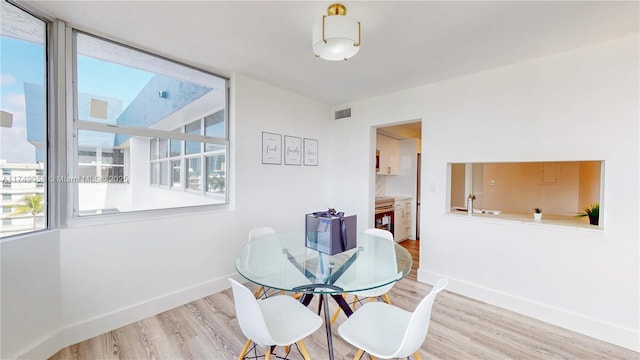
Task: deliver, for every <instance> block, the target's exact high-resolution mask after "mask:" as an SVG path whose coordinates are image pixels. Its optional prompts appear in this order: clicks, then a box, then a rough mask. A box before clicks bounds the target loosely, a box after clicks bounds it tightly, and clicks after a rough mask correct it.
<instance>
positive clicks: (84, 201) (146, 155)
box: [69, 31, 229, 216]
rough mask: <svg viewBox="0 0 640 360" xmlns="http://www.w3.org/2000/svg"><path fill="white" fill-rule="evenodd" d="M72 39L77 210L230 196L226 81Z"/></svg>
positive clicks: (85, 38)
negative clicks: (228, 192) (228, 189)
mask: <svg viewBox="0 0 640 360" xmlns="http://www.w3.org/2000/svg"><path fill="white" fill-rule="evenodd" d="M73 39H74V47H73V48H74V51H75V52H74V60H75V62H74V69H75V80H76V81H75V82H74V84H75V85H74V93H75V96H74V98H75V108H74V113H75V118H74V120H75V121H74V122H73V124H74V126H73V131H74V134H73V135H74V139H75V144H74V148H75V151H74V159H75V161H74V164H73V166H71V169H70V171H71V172H72V174H71V175H72V176H71V178H72V179H77V180H78V181H77V182H75V183H74V182H71V183H70V185H69V186H73V187H75V189H74V190H75V191H71V193H73V194H77V196H76V197H75V199H74V205H73V215H74V216H83V215H96V214H104V213H117V212H129V211H138V210H150V209H163V208H175V207H187V206H200V205H212V204H224V203H227V184H228V181H227V178H226V176H227V173H228V171H227V159H228V157H229V140H228V120H227V119H228V115H227V114H228V111H227V96H226V94H227V80H226V79H223V78H220V77H217V76H214V75H212V74H209V73H206V72H204V71H200V70H196V69H193V68H191V67H188V66H185V65H181V64H178V63H175V62H172V61H169V60H166V59H163V58H160V57H157V56H153V55H150V54H148V53H144V52H141V51H138V50H135V49H132V48H130V47H126V46H123V45H119V44H117V43H114V42H111V41H107V40H104V39H101V38H97V37H94V36H91V35H88V34H85V33H81V32H77V31H74V32H73Z"/></svg>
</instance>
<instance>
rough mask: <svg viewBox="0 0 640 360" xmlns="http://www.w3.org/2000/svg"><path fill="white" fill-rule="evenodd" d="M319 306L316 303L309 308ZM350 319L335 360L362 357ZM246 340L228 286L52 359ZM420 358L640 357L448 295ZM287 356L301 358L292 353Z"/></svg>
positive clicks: (415, 286)
mask: <svg viewBox="0 0 640 360" xmlns="http://www.w3.org/2000/svg"><path fill="white" fill-rule="evenodd" d="M402 244H403V245H404V246H405V247H406V248H408V249H409V251H410V252H411V253H412V255H413V257H414V267H413V270H412V272H411V273H410V274H409V275H408V276H407V277H406V278H405V279H403V280H402V281H400V282H399V283H397V284H396V285H395V286H394V287H393V290H392V291H391V293H390V297H391V301H392V303H393V304H394V305H397V306H400V307H402V308H405V309H407V310H413V308H414V307H415V305H416V304H417V303H418V302H419V301H420V299H422V298H423V297H424V296H425V295H426V294H427V293H428V292H429V290H430V289H431V287H430V286H428V285H425V284H422V283H419V282H417V281H416V268H417V264H418V261H417V256H418V247H419V241H405V242H403V243H402ZM331 303H332V305H334V307H335V304H334V303H333V301H332V302H331ZM316 306H317V305H316V301H313V302H312V305H311V306H310V307H311V308H313V309H315V308H316ZM283 315H284V314H283ZM344 319H345V317H344V315H343V314H342V315H340V318H339V319H338V321H337V322H336V323H335V324H334V326H333V328H334V336H333V344H334V349H335V354H336V359H352V358H353V356H354V355H355V352H356V349H354V348H353V347H352V346H351V345H349V344H347V343H346V342H344V341H343V340H342V339H341V338H340V336H339V335H338V334H337V330H335V329H337V326H338V325H340V323H341V322H342V321H344ZM245 340H246V339H245V338H244V336H243V335H242V333H241V332H240V329H239V327H238V323H237V321H236V320H235V310H234V304H233V298H232V295H231V290H230V289H228V290H226V291H223V292H221V293H218V294H214V295H211V296H207V297H205V298H202V299H200V300H197V301H194V302H192V303H189V304H187V305H184V306H180V307H177V308H175V309H172V310H169V311H167V312H163V313H161V314H158V315H156V316H153V317H150V318H147V319H144V320H142V321H138V322H135V323H133V324H130V325H127V326H125V327H122V328H120V329H117V330H114V331H110V332H108V333H106V334H103V335H100V336H97V337H94V338H92V339H89V340H86V341H83V342H81V343H78V344H75V345H72V346H69V347H66V348H64V349H62V350H60V351H59V352H58V353H57V354H55V355H54V356H53V357H51V359H54V360H59V359H234V358H236V357H237V355H238V354H239V353H240V351H241V349H242V346H243V344H244V342H245ZM305 343H306V345H307V348H308V350H309V353H310V354H311V356H312V358H314V359H327V358H328V356H327V340H326V335H325V332H324V327H321V328H320V329H319V330H318V331H317V332H316V333H315V334H313V335H312V336H311V337H309V338H307V339H306V340H305ZM260 350H262V351H264V349H260ZM276 353H277V354H280V355H283V351H282V350H279V349H276ZM420 353H421V355H422V357H423V358H424V359H492V360H495V359H634V360H637V359H640V354H638V353H636V352H633V351H630V350H627V349H624V348H621V347H618V346H615V345H611V344H608V343H605V342H602V341H599V340H596V339H593V338H590V337H587V336H584V335H580V334H577V333H574V332H571V331H568V330H564V329H561V328H558V327H556V326H553V325H549V324H546V323H543V322H540V321H537V320H534V319H531V318H529V317H526V316H523V315H520V314H517V313H514V312H511V311H507V310H504V309H501V308H498V307H495V306H492V305H488V304H485V303H482V302H479V301H476V300H473V299H470V298H467V297H464V296H460V295H457V294H454V293H451V292H447V291H446V290H445V291H443V292H441V293H440V294H439V295H438V297H437V298H436V302H435V304H434V307H433V312H432V315H431V327H430V329H429V334H428V336H427V339H426V341H425V342H424V344H423V346H422V349H421V350H420ZM289 358H291V359H301V358H302V356H301V355H300V354H298V353H295V352H294V351H292V353H291V354H290V357H289ZM365 358H366V357H365Z"/></svg>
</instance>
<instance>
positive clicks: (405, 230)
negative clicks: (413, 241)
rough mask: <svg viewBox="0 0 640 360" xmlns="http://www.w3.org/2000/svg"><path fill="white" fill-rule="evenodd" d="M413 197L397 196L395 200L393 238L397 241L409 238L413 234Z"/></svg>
mask: <svg viewBox="0 0 640 360" xmlns="http://www.w3.org/2000/svg"><path fill="white" fill-rule="evenodd" d="M411 200H412V199H411V198H396V199H395V201H394V213H393V217H394V224H393V238H394V239H395V240H396V242H400V241H403V240H406V239H408V238H409V237H410V236H411V220H412V219H413V218H412V211H411V202H412V201H411Z"/></svg>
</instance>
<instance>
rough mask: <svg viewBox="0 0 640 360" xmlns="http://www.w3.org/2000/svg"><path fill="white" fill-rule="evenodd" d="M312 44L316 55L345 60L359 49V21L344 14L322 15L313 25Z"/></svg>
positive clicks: (331, 59) (328, 58) (326, 58)
mask: <svg viewBox="0 0 640 360" xmlns="http://www.w3.org/2000/svg"><path fill="white" fill-rule="evenodd" d="M323 30H324V31H323ZM323 34H324V36H323ZM312 45H313V53H314V54H315V55H316V56H317V57H320V58H322V59H325V60H329V61H337V60H347V59H349V58H350V57H352V56H353V55H355V54H357V53H358V51H359V50H360V23H359V22H358V21H356V20H354V19H352V18H350V17H347V16H346V15H330V16H323V18H322V21H320V22H318V23H317V24H315V25H314V26H313V32H312Z"/></svg>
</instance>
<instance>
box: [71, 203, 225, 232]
mask: <svg viewBox="0 0 640 360" xmlns="http://www.w3.org/2000/svg"><path fill="white" fill-rule="evenodd" d="M233 209H234V207H233V206H232V205H231V204H228V203H227V204H212V205H198V206H188V207H181V208H170V209H154V210H140V211H129V212H121V213H114V214H99V215H98V214H96V215H85V216H81V217H75V218H69V219H68V220H67V224H66V226H63V228H75V227H85V226H95V225H111V224H119V223H127V222H140V221H147V220H158V219H160V218H163V217H178V216H189V215H193V214H198V213H205V212H226V211H232V210H233Z"/></svg>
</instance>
